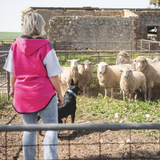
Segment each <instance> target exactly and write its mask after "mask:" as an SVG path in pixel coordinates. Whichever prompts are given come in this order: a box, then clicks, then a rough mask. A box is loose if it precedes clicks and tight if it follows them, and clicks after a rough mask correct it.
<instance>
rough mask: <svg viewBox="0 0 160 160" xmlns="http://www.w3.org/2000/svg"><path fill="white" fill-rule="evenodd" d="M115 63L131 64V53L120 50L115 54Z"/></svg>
mask: <svg viewBox="0 0 160 160" xmlns="http://www.w3.org/2000/svg"><path fill="white" fill-rule="evenodd" d="M117 57H118V58H117V59H116V65H118V64H133V62H134V61H133V60H132V59H131V55H130V54H128V53H127V52H125V51H120V52H119V53H118V55H117Z"/></svg>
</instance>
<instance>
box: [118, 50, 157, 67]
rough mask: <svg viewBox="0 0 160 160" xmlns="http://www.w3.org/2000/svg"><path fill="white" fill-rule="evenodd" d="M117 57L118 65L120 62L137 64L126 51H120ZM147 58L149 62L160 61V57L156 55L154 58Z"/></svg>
mask: <svg viewBox="0 0 160 160" xmlns="http://www.w3.org/2000/svg"><path fill="white" fill-rule="evenodd" d="M117 57H118V58H117V59H116V65H118V64H132V65H133V66H135V59H131V55H130V54H128V53H127V52H125V51H120V52H119V54H118V55H117ZM146 60H147V61H148V62H149V63H154V62H158V61H160V57H158V56H157V57H156V58H155V59H154V60H152V59H150V58H146Z"/></svg>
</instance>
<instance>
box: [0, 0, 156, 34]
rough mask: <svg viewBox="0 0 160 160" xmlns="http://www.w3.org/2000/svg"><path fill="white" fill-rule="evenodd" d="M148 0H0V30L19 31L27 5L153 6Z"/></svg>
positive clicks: (74, 6)
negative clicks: (22, 13) (22, 14)
mask: <svg viewBox="0 0 160 160" xmlns="http://www.w3.org/2000/svg"><path fill="white" fill-rule="evenodd" d="M149 1H150V0H0V32H21V12H22V11H23V10H25V9H27V8H29V7H64V8H65V7H70V8H72V7H73V8H76V7H77V8H79V7H98V8H149V7H150V8H153V6H150V5H149Z"/></svg>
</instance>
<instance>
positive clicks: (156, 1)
mask: <svg viewBox="0 0 160 160" xmlns="http://www.w3.org/2000/svg"><path fill="white" fill-rule="evenodd" d="M149 4H150V5H154V6H155V7H160V0H150V2H149Z"/></svg>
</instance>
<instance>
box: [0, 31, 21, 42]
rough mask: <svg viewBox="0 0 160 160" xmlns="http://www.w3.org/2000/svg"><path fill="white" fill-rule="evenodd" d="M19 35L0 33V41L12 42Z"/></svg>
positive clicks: (16, 33)
mask: <svg viewBox="0 0 160 160" xmlns="http://www.w3.org/2000/svg"><path fill="white" fill-rule="evenodd" d="M21 35H22V34H21V33H20V32H0V41H13V40H14V39H16V38H18V37H19V36H21Z"/></svg>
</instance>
